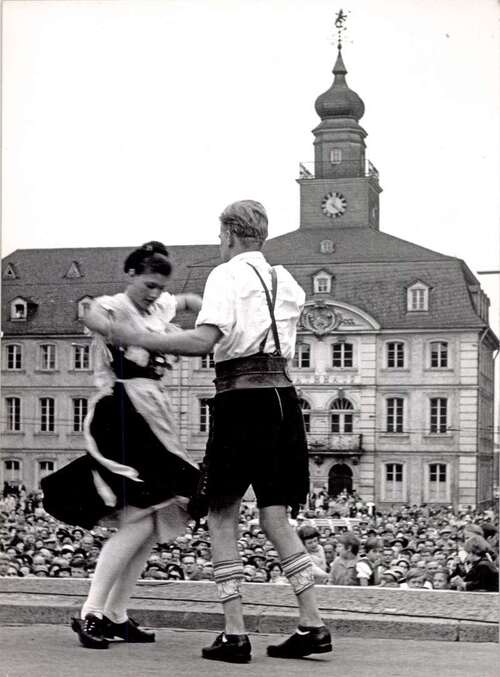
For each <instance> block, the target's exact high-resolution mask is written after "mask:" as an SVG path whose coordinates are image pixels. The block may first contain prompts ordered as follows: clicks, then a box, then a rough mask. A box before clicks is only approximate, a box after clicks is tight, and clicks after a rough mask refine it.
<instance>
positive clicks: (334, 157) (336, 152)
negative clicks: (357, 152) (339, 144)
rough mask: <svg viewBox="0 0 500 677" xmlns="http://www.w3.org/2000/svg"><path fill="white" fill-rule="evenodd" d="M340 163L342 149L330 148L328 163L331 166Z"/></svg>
mask: <svg viewBox="0 0 500 677" xmlns="http://www.w3.org/2000/svg"><path fill="white" fill-rule="evenodd" d="M341 162H342V149H341V148H332V149H331V150H330V163H331V164H332V165H339V164H340V163H341Z"/></svg>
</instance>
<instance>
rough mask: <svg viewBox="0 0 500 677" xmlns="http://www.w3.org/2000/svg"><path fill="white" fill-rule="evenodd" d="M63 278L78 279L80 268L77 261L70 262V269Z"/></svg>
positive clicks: (80, 274)
mask: <svg viewBox="0 0 500 677" xmlns="http://www.w3.org/2000/svg"><path fill="white" fill-rule="evenodd" d="M64 277H66V278H68V279H70V280H71V279H78V278H79V277H83V276H82V271H81V270H80V266H79V265H78V262H77V261H72V262H71V265H70V267H69V268H68V270H67V271H66V273H65V275H64Z"/></svg>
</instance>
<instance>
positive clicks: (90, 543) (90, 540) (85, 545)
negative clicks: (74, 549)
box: [80, 536, 94, 550]
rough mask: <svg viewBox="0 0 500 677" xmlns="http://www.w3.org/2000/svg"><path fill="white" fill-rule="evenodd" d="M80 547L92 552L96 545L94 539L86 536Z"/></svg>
mask: <svg viewBox="0 0 500 677" xmlns="http://www.w3.org/2000/svg"><path fill="white" fill-rule="evenodd" d="M80 545H81V546H82V547H83V548H85V549H86V550H90V548H91V547H92V546H93V545H94V537H93V536H84V537H83V538H82V539H81V541H80Z"/></svg>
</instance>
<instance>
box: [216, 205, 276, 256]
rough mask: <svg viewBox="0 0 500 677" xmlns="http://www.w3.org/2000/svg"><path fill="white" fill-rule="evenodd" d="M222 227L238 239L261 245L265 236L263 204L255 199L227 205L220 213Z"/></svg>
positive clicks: (265, 216) (265, 226)
mask: <svg viewBox="0 0 500 677" xmlns="http://www.w3.org/2000/svg"><path fill="white" fill-rule="evenodd" d="M219 218H220V222H221V225H222V227H223V228H224V229H226V230H228V231H229V232H231V233H233V234H234V235H236V237H238V238H239V239H240V240H243V241H245V240H251V241H252V243H250V242H249V244H258V245H260V246H262V244H263V243H264V241H265V240H266V238H267V214H266V210H265V209H264V207H263V205H261V203H260V202H256V201H255V200H239V201H238V202H233V203H232V204H230V205H228V206H227V207H226V208H225V209H224V211H223V212H222V214H221V215H220V217H219Z"/></svg>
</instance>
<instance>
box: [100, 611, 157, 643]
mask: <svg viewBox="0 0 500 677" xmlns="http://www.w3.org/2000/svg"><path fill="white" fill-rule="evenodd" d="M103 632H104V637H106V639H115V638H116V637H118V638H120V639H123V640H125V642H130V643H135V644H144V643H146V642H154V641H155V638H156V635H155V633H154V632H153V631H152V630H146V628H141V627H140V626H139V623H137V621H134V619H133V618H128V619H127V620H126V621H124V622H123V623H113V621H110V620H109V618H106V616H104V631H103Z"/></svg>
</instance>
